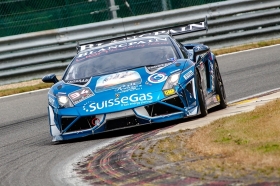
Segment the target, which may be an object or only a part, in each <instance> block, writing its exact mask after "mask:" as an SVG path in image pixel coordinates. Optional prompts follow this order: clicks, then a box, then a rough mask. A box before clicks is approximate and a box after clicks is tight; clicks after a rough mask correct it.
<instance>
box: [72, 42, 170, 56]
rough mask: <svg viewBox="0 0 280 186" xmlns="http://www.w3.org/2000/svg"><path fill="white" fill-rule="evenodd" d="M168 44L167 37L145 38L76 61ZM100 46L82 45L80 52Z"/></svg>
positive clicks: (117, 45) (100, 49)
mask: <svg viewBox="0 0 280 186" xmlns="http://www.w3.org/2000/svg"><path fill="white" fill-rule="evenodd" d="M121 41H123V40H121ZM112 44H113V43H112ZM168 44H169V43H168V38H167V37H166V38H143V40H140V41H139V40H137V41H133V40H132V41H130V42H125V43H118V44H115V45H114V44H113V45H110V46H107V47H103V48H98V49H95V50H91V51H88V52H84V53H81V54H79V55H78V56H77V57H76V61H80V58H90V57H95V56H99V55H101V54H104V53H108V52H115V51H120V50H126V49H130V48H136V47H145V46H149V45H168ZM98 46H102V44H100V45H94V44H89V45H82V46H80V47H81V48H80V50H81V51H83V50H86V49H90V48H94V47H98Z"/></svg>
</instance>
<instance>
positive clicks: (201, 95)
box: [195, 70, 208, 117]
mask: <svg viewBox="0 0 280 186" xmlns="http://www.w3.org/2000/svg"><path fill="white" fill-rule="evenodd" d="M195 81H196V82H195V86H196V90H197V97H198V101H199V107H200V116H201V117H204V116H206V115H207V114H208V111H207V105H206V101H205V96H204V92H203V88H202V85H201V78H200V76H199V72H198V71H197V70H196V73H195Z"/></svg>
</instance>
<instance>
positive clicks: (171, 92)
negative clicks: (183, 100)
mask: <svg viewBox="0 0 280 186" xmlns="http://www.w3.org/2000/svg"><path fill="white" fill-rule="evenodd" d="M175 93H176V91H175V89H173V88H171V89H167V90H163V94H164V95H165V96H166V97H167V96H171V95H174V94H175Z"/></svg>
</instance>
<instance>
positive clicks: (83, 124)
mask: <svg viewBox="0 0 280 186" xmlns="http://www.w3.org/2000/svg"><path fill="white" fill-rule="evenodd" d="M94 119H95V116H90V117H81V118H80V119H78V120H77V121H76V122H75V123H74V125H72V126H71V127H70V128H69V129H68V130H67V132H74V131H80V130H86V129H90V128H92V127H94V126H95V123H94Z"/></svg>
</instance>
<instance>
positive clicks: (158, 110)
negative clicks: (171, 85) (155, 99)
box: [145, 96, 184, 117]
mask: <svg viewBox="0 0 280 186" xmlns="http://www.w3.org/2000/svg"><path fill="white" fill-rule="evenodd" d="M164 102H165V103H169V104H171V105H175V106H177V107H180V108H184V104H183V103H182V101H181V99H180V98H179V97H178V96H177V97H174V98H171V99H168V100H165V101H164ZM145 109H146V110H147V112H148V113H149V116H151V117H154V116H160V115H167V114H172V113H175V112H179V110H177V109H175V108H172V107H169V106H166V105H163V104H160V103H156V104H152V105H148V106H145Z"/></svg>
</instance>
